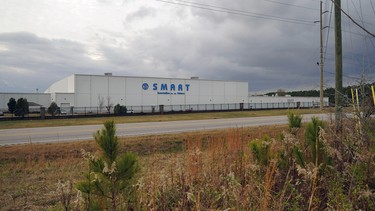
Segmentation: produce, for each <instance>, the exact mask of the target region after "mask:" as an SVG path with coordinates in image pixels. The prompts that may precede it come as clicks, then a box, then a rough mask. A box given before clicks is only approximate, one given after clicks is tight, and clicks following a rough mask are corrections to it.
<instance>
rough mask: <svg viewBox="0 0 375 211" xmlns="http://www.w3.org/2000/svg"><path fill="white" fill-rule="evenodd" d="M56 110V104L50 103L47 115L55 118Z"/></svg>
mask: <svg viewBox="0 0 375 211" xmlns="http://www.w3.org/2000/svg"><path fill="white" fill-rule="evenodd" d="M58 109H59V107H58V106H57V104H56V103H55V102H52V103H51V105H50V106H49V107H48V109H47V113H49V114H50V115H51V116H55V115H56V113H57V110H58Z"/></svg>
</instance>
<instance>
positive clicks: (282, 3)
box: [263, 0, 319, 11]
mask: <svg viewBox="0 0 375 211" xmlns="http://www.w3.org/2000/svg"><path fill="white" fill-rule="evenodd" d="M263 1H268V2H270V3H274V4H281V5H285V6H292V7H298V8H302V9H307V10H314V11H319V10H318V9H315V8H311V7H305V6H300V5H296V4H290V3H284V2H279V1H273V0H263Z"/></svg>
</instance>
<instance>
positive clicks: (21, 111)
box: [14, 98, 29, 117]
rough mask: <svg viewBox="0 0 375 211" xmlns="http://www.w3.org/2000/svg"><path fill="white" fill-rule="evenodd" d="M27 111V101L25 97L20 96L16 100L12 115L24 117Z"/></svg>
mask: <svg viewBox="0 0 375 211" xmlns="http://www.w3.org/2000/svg"><path fill="white" fill-rule="evenodd" d="M28 113H29V103H28V102H27V99H26V98H20V99H18V100H17V103H16V107H15V110H14V115H16V116H22V117H25V115H26V114H28Z"/></svg>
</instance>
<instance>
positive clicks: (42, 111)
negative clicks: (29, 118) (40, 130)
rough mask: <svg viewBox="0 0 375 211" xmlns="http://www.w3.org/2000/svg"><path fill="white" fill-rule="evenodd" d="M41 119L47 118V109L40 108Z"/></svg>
mask: <svg viewBox="0 0 375 211" xmlns="http://www.w3.org/2000/svg"><path fill="white" fill-rule="evenodd" d="M40 118H41V119H45V118H46V107H40Z"/></svg>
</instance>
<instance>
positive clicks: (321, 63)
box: [319, 1, 324, 110]
mask: <svg viewBox="0 0 375 211" xmlns="http://www.w3.org/2000/svg"><path fill="white" fill-rule="evenodd" d="M322 5H323V2H322V1H320V21H319V22H320V110H323V108H324V104H323V103H324V102H323V6H322Z"/></svg>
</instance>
